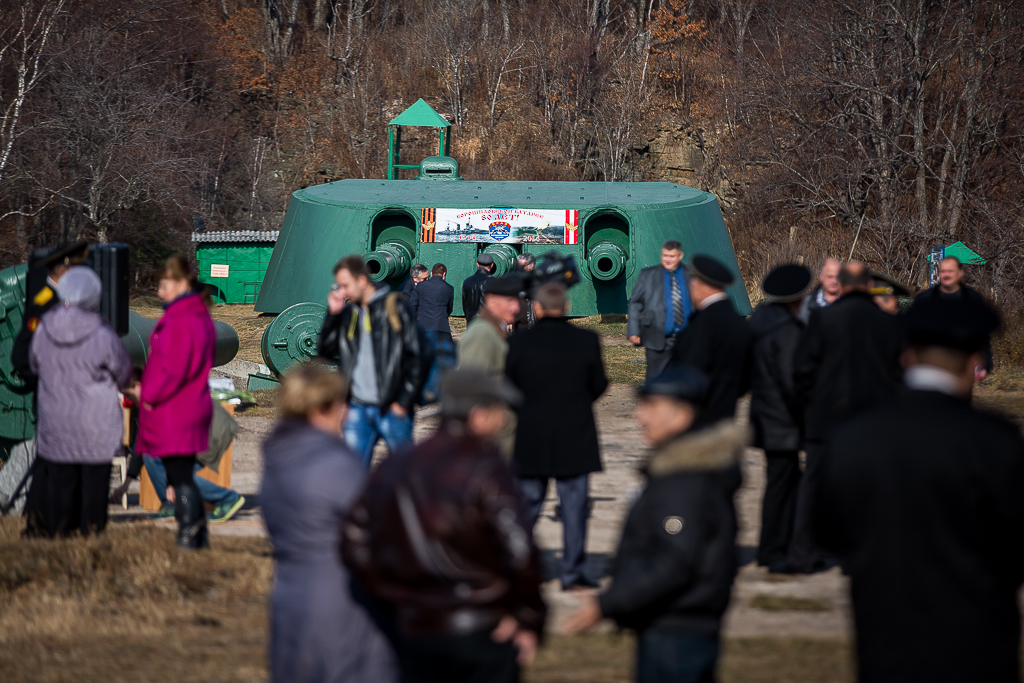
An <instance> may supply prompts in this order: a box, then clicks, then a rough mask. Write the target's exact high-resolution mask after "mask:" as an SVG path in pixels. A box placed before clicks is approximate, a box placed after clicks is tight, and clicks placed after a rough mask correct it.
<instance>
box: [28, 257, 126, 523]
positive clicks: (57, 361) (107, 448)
mask: <svg viewBox="0 0 1024 683" xmlns="http://www.w3.org/2000/svg"><path fill="white" fill-rule="evenodd" d="M101 290H102V285H101V284H100V278H99V276H98V275H96V273H94V272H93V271H92V270H91V269H89V268H86V267H85V266H75V267H74V268H71V269H70V270H68V272H67V273H65V275H64V277H62V278H61V281H60V291H59V293H58V296H59V297H60V299H61V301H62V304H63V305H58V306H55V307H54V308H53V309H51V310H50V311H48V312H47V313H46V314H45V315H44V316H43V317H42V319H41V320H40V321H39V329H38V330H37V331H36V333H35V334H34V335H32V345H31V347H30V348H29V363H30V365H31V367H32V372H34V373H35V374H36V375H38V377H39V388H38V390H37V391H38V394H37V397H38V412H39V416H38V424H37V440H36V447H37V453H38V455H37V457H36V464H35V466H34V468H33V474H34V476H35V477H38V478H39V481H37V482H35V483H34V485H33V488H34V489H35V490H37V491H39V495H40V498H41V504H40V506H39V508H38V509H37V510H36V511H34V512H33V513H32V514H30V515H29V518H28V527H27V529H26V534H27V535H31V536H35V535H45V536H67V535H69V534H71V533H73V532H74V531H76V530H77V531H80V532H81V533H82V534H83V535H88V534H90V533H99V532H101V531H103V529H104V527H106V525H107V492H108V489H109V487H110V466H111V462H112V461H113V458H114V457H115V456H117V455H119V454H120V452H121V439H122V437H123V435H124V423H123V421H122V418H121V401H120V399H119V397H118V387H124V386H127V385H128V383H129V381H130V380H131V377H132V362H131V360H130V359H129V358H128V352H127V351H125V349H124V346H122V345H121V340H120V339H118V338H117V334H116V333H115V332H114V330H112V329H111V328H110V326H109V325H108V324H107V323H106V321H104V320H103V318H101V317H100V315H99V313H97V311H98V310H99V308H100V294H101Z"/></svg>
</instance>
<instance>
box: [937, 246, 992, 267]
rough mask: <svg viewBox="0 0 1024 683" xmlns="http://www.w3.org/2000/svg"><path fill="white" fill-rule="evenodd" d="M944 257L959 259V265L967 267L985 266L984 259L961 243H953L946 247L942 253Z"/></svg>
mask: <svg viewBox="0 0 1024 683" xmlns="http://www.w3.org/2000/svg"><path fill="white" fill-rule="evenodd" d="M943 255H944V256H954V257H956V258H958V259H960V263H963V264H964V265H968V266H981V265H984V264H985V259H983V258H981V256H980V255H979V254H978V253H977V252H976V251H974V250H973V249H971V248H970V247H968V246H967V245H965V244H964V243H963V242H954V243H953V244H950V245H949V246H947V247H946V248H945V250H944V252H943Z"/></svg>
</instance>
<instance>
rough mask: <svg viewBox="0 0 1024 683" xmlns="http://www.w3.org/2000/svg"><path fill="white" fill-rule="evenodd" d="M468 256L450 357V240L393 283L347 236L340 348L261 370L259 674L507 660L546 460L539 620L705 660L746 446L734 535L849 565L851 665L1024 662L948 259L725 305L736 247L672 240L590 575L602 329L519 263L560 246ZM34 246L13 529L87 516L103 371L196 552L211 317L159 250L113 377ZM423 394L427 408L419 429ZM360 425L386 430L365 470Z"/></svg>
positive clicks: (564, 286)
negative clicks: (595, 570)
mask: <svg viewBox="0 0 1024 683" xmlns="http://www.w3.org/2000/svg"><path fill="white" fill-rule="evenodd" d="M476 264H477V271H476V273H474V274H473V275H472V276H470V277H469V278H467V279H466V281H465V282H463V283H462V295H463V307H464V310H465V313H466V317H467V320H468V327H467V329H466V331H465V332H464V333H463V334H462V336H461V339H460V340H459V343H458V345H457V352H456V355H455V356H454V358H453V359H452V365H454V366H455V367H453V368H452V369H449V368H448V366H447V365H446V364H445V363H443V362H440V360H439V359H440V358H441V356H442V355H443V353H442V349H444V348H448V347H451V346H453V345H454V340H453V339H452V332H451V327H450V326H449V321H448V318H449V316H450V315H451V314H452V312H453V308H454V292H455V290H454V287H453V286H452V285H450V284H449V283H448V282H447V272H448V271H447V268H446V267H445V265H444V264H440V263H438V264H435V265H434V266H433V267H431V268H429V269H428V268H427V267H426V266H416V267H414V268H413V270H412V277H410V284H409V285H408V288H403V289H404V290H405V291H404V292H402V291H398V292H392V291H390V289H389V288H388V287H387V286H378V285H376V284H374V283H373V282H372V280H371V277H370V274H369V272H368V270H367V268H366V264H365V262H364V261H363V259H362V258H361V257H359V256H346V257H344V258H342V259H341V260H340V261H339V262H338V263H337V265H336V267H335V269H334V284H333V286H332V287H331V290H330V291H329V292H328V293H327V303H328V311H327V315H326V317H325V320H324V323H323V329H322V331H321V334H320V338H319V345H318V352H319V354H320V356H321V357H322V358H323V359H325V360H327V361H330V362H333V363H335V364H336V365H337V369H336V370H334V369H330V368H328V367H326V365H322V364H319V363H304V364H300V365H299V366H297V367H295V368H294V369H292V370H291V371H290V372H288V373H287V374H286V375H285V376H284V378H283V381H282V387H281V391H280V399H279V413H280V419H279V420H278V422H277V424H276V426H275V428H274V430H273V432H272V433H271V435H270V436H269V437H268V438H267V440H266V441H265V443H264V445H263V455H264V472H263V478H262V482H263V484H262V491H261V502H262V512H263V517H264V520H265V523H266V527H267V530H268V533H269V536H270V540H271V542H272V544H273V546H274V558H275V562H276V568H277V571H276V574H275V581H274V589H273V596H272V599H271V605H270V609H271V619H270V623H271V646H270V669H271V675H272V679H273V680H275V681H374V682H384V683H386V682H387V681H403V682H414V683H418V682H420V681H423V682H427V681H437V682H441V681H444V682H446V683H448V682H453V681H466V682H476V681H480V682H483V681H488V682H491V681H498V682H500V681H516V680H518V679H519V676H520V668H521V667H522V666H523V665H525V664H527V663H529V662H530V661H531V660H532V658H533V656H534V654H535V652H536V650H537V648H538V646H539V645H540V643H541V642H542V640H543V632H544V628H545V624H546V618H547V610H546V607H545V604H544V601H543V599H542V597H541V591H540V585H541V580H542V576H541V569H540V560H539V552H538V549H537V546H536V544H535V543H534V540H533V531H534V527H535V526H536V524H537V521H538V518H539V516H540V512H541V508H542V506H543V504H544V502H545V499H546V497H547V491H548V488H549V486H550V485H551V483H552V480H553V483H554V490H555V492H556V494H557V497H558V502H559V506H558V517H559V519H560V520H561V522H562V525H563V548H562V554H561V559H560V562H559V567H558V580H559V582H560V584H561V588H562V589H563V590H566V591H575V592H578V593H579V594H580V596H581V597H583V604H582V606H581V607H580V608H579V609H578V610H576V611H575V612H574V613H572V614H571V615H569V616H568V617H567V618H566V619H565V621H564V622H563V623H562V624H560V628H561V629H562V630H563V631H566V632H569V633H578V632H582V631H585V630H587V629H590V628H593V627H594V626H595V625H596V624H597V623H598V622H600V621H601V620H603V619H611V620H613V621H614V622H616V623H617V624H618V625H619V626H621V627H623V628H629V629H633V630H635V631H636V632H637V654H636V657H637V662H636V676H637V680H638V681H641V682H643V683H655V682H662V681H664V682H668V681H673V682H680V681H694V682H704V681H712V680H714V678H715V669H716V666H717V661H718V658H719V651H720V633H721V628H722V619H723V615H724V613H725V611H726V609H727V607H728V605H729V603H730V599H731V596H732V586H733V582H734V579H735V577H736V573H737V570H738V555H737V550H736V533H737V516H736V510H735V506H734V502H733V499H734V495H735V493H736V491H737V490H738V488H739V487H740V485H741V482H742V472H741V468H740V459H741V456H742V454H743V452H744V449H746V448H747V447H749V446H756V447H757V448H760V449H763V451H764V452H765V454H766V462H767V485H766V490H765V495H764V499H763V504H762V525H761V538H760V543H759V547H758V552H757V562H758V564H760V565H763V566H764V567H766V568H767V571H768V572H770V573H775V574H798V573H804V574H806V573H814V572H820V571H825V570H828V569H831V568H833V567H835V566H837V565H838V566H840V567H841V568H842V571H843V572H845V573H846V574H848V575H849V576H850V579H851V587H852V588H851V590H852V606H853V613H854V621H855V626H856V631H857V638H856V648H857V658H858V673H859V676H860V679H861V680H864V681H894V682H895V681H906V680H930V681H966V680H985V681H1019V677H1020V665H1019V661H1020V660H1019V645H1020V638H1021V626H1020V613H1019V609H1018V605H1017V590H1018V588H1019V587H1020V585H1021V583H1022V581H1024V552H1022V551H1021V549H1020V547H1019V546H1018V545H1017V540H1018V539H1019V538H1020V537H1021V535H1022V532H1024V503H1022V502H1021V501H1024V497H1022V496H1021V495H1020V492H1021V491H1022V490H1024V439H1022V437H1021V434H1020V430H1019V429H1018V428H1017V427H1016V426H1014V425H1012V424H1010V423H1009V422H1006V421H1004V420H1003V419H1001V418H998V417H994V416H992V415H989V414H986V413H984V412H982V411H980V410H978V409H976V408H975V407H974V406H973V405H972V403H971V395H972V390H973V386H974V384H975V382H976V381H977V380H978V379H979V378H982V377H984V376H985V375H986V374H987V373H988V372H991V369H992V357H991V351H990V345H989V338H990V335H991V334H992V333H993V332H994V331H995V330H996V329H997V328H998V326H999V317H998V315H997V314H996V313H995V312H994V310H993V309H992V308H990V307H989V306H988V304H986V303H985V301H984V299H983V297H981V295H980V294H978V293H977V292H975V291H974V290H972V289H970V288H969V287H967V285H966V284H964V283H963V281H962V280H963V267H962V265H961V264H960V263H959V262H958V261H956V259H952V258H949V259H946V260H944V261H943V262H942V264H941V268H940V278H939V283H938V284H937V285H936V286H935V287H933V288H931V289H929V290H927V291H925V292H923V293H921V294H920V295H918V296H917V297H916V298H915V299H914V300H913V303H912V305H910V306H909V308H906V307H904V308H906V310H905V312H901V311H900V308H901V307H900V305H899V297H900V296H905V295H907V294H909V292H908V290H907V289H906V288H905V287H903V286H902V285H900V283H898V282H895V281H893V279H892V278H888V277H887V276H885V275H883V274H877V273H872V272H871V271H870V270H869V269H868V268H866V267H865V266H864V265H863V264H861V263H858V262H849V263H840V262H839V261H837V260H834V259H829V260H826V261H825V262H824V263H823V264H822V267H821V269H820V272H819V273H818V277H817V279H815V278H814V276H813V275H812V273H811V272H810V271H809V270H808V269H807V268H806V267H804V266H802V265H800V264H786V265H782V266H780V267H778V268H776V269H775V270H773V271H772V272H771V273H769V274H768V276H767V277H766V278H765V279H764V280H763V282H762V283H761V291H762V292H763V294H764V297H765V298H764V300H763V301H762V302H761V303H760V304H759V305H758V306H757V308H756V309H755V311H754V313H753V315H752V316H750V318H749V319H745V318H744V317H743V316H741V315H739V313H737V311H736V309H735V307H734V306H733V304H732V302H731V300H730V297H729V294H728V292H729V291H730V290H731V289H733V288H734V286H735V285H736V284H737V275H736V274H735V273H734V272H733V271H732V270H730V268H729V267H727V266H726V265H725V264H723V263H721V262H719V261H717V260H716V259H714V258H711V257H708V256H704V255H693V256H692V257H690V258H686V256H685V254H684V253H683V249H682V245H681V244H680V243H679V242H676V241H669V242H666V243H665V244H664V245H663V248H662V252H661V262H660V264H658V265H655V266H652V267H650V268H646V269H644V270H643V271H642V272H641V273H640V274H639V276H638V278H637V281H636V286H635V288H634V290H633V292H632V296H631V298H630V301H629V308H628V328H627V337H628V341H630V342H631V343H633V344H635V345H637V346H643V347H644V348H645V352H646V358H647V372H646V378H645V381H644V383H643V384H642V386H640V387H639V388H638V390H637V399H638V406H637V410H636V418H637V421H638V423H639V427H640V431H641V433H642V434H643V436H644V438H645V440H646V441H647V443H648V444H649V445H650V446H651V453H650V455H649V457H647V458H645V461H644V463H643V465H642V473H643V475H644V478H645V482H646V485H645V487H644V489H643V491H642V492H641V493H640V494H639V496H638V497H637V498H636V500H635V501H633V502H632V505H631V508H630V511H629V514H628V517H627V519H626V521H625V525H624V528H623V532H622V536H621V540H620V543H619V546H618V549H617V551H616V553H615V559H614V561H613V563H612V565H611V567H610V571H609V580H607V581H602V579H603V578H604V577H601V576H588V575H587V574H586V572H585V571H584V569H585V563H584V559H585V546H586V534H587V522H588V516H589V499H588V489H589V477H590V475H591V474H593V473H595V472H599V471H600V470H601V469H602V463H601V454H600V443H599V439H598V432H597V424H596V420H595V416H594V403H595V402H596V401H597V400H598V399H599V398H600V397H601V396H602V394H603V393H604V392H605V391H606V389H607V387H608V379H607V377H606V374H605V368H604V364H603V361H602V353H601V341H600V339H599V337H598V336H597V335H596V334H594V333H593V332H590V331H587V330H584V329H582V328H579V327H577V326H574V325H572V324H571V323H570V322H569V320H568V319H567V316H568V315H569V314H570V313H571V307H570V299H571V297H570V286H571V284H572V280H559V278H558V277H544V276H543V274H544V273H565V274H566V276H568V275H569V274H571V268H569V269H567V268H566V267H565V264H564V263H561V262H558V263H556V264H555V266H557V267H548V266H547V265H546V264H545V263H544V262H543V261H542V262H541V263H537V262H536V261H535V260H534V259H532V257H528V256H526V257H524V258H521V259H520V261H519V262H518V263H517V269H516V270H515V271H514V272H513V273H510V274H508V275H504V276H501V277H496V276H494V262H493V259H492V258H491V257H490V256H489V255H488V254H481V255H480V256H479V257H478V259H477V262H476ZM58 265H61V267H60V268H57V269H56V270H52V271H51V272H52V275H53V283H52V284H53V292H54V294H55V299H56V300H57V301H58V302H60V303H62V305H58V306H54V307H53V308H52V309H51V310H48V311H46V312H45V313H43V314H42V316H41V319H40V322H39V325H38V329H37V330H36V331H35V333H34V334H33V335H32V337H31V339H30V343H29V346H28V353H27V354H26V358H27V364H28V365H27V367H28V370H26V372H31V373H32V376H33V377H34V378H36V381H37V382H38V387H39V388H38V396H39V439H38V457H37V459H36V464H35V467H34V475H35V476H34V478H33V483H32V491H31V494H30V504H29V506H28V509H27V516H28V528H27V531H28V532H29V533H30V534H35V535H60V534H67V533H70V532H72V531H74V530H79V531H81V532H82V533H95V532H98V531H101V530H102V529H103V526H104V524H105V523H106V501H107V495H106V494H107V487H108V486H109V475H110V461H111V458H112V456H113V455H114V454H115V453H116V452H117V451H118V450H119V448H120V444H121V440H122V433H121V424H122V423H121V417H120V412H119V410H117V411H116V412H115V409H116V407H117V405H118V392H119V391H120V393H121V394H123V395H125V396H127V397H129V399H130V400H134V401H135V402H136V403H137V404H138V406H139V434H138V443H137V450H138V451H139V452H140V453H141V454H144V455H145V456H146V457H147V458H148V459H150V460H152V459H156V460H159V465H161V467H160V469H161V470H162V472H163V473H164V477H165V480H164V481H166V482H167V490H166V494H165V497H166V498H167V499H168V501H169V502H172V503H173V505H174V511H175V512H174V514H175V517H176V518H177V521H178V536H177V537H178V542H179V544H180V545H182V546H183V547H186V548H201V547H206V546H207V545H208V540H207V536H208V532H207V527H206V521H207V520H206V517H205V513H204V506H203V501H204V495H206V493H205V492H204V491H203V489H202V488H200V487H198V486H197V484H196V481H197V480H196V479H195V477H194V473H195V471H196V469H197V460H196V456H197V454H200V453H202V452H203V451H206V450H208V449H210V448H211V447H212V446H211V439H210V434H211V423H212V422H213V411H212V406H211V401H210V398H209V390H208V387H207V377H208V374H209V371H210V366H211V365H212V361H213V344H214V334H213V324H212V320H211V318H210V314H209V310H208V301H206V300H204V297H203V294H202V289H201V286H200V285H199V283H198V280H197V278H196V273H195V271H194V269H192V268H191V267H190V265H189V264H188V261H187V260H186V259H184V258H183V257H180V256H176V257H173V258H172V259H170V260H169V261H168V262H167V264H166V266H165V268H164V270H163V272H162V277H161V280H160V292H159V294H160V297H161V299H162V300H163V301H164V302H165V313H164V316H163V317H162V318H161V320H160V322H159V323H158V324H157V327H156V329H155V330H154V332H153V336H152V338H151V349H150V355H149V359H148V362H147V365H146V368H145V370H144V371H143V372H142V374H141V378H140V379H139V381H138V382H134V381H133V379H132V368H131V363H130V361H129V360H128V359H127V356H126V354H125V353H124V349H123V348H122V347H121V345H120V344H119V342H118V341H117V337H116V335H114V333H113V332H112V331H111V330H110V329H109V327H106V323H104V322H103V320H102V318H100V316H99V315H98V314H97V313H96V310H97V306H98V302H99V293H100V287H99V280H98V278H97V277H96V275H95V274H94V273H93V272H92V271H91V270H89V269H88V268H84V267H82V266H76V265H73V264H70V263H67V262H63V263H62V264H58ZM58 280H59V283H58ZM431 385H432V386H433V388H432V389H431V390H430V391H427V388H428V387H430V386H431ZM748 393H749V395H750V417H749V424H746V423H744V422H743V421H740V420H737V418H736V411H737V403H738V401H739V400H740V398H741V397H742V396H744V395H746V394H748ZM427 396H429V397H435V396H436V397H439V401H438V406H439V407H438V411H439V415H440V421H439V426H438V427H437V429H436V431H435V432H434V433H433V434H432V435H430V436H429V437H428V438H426V439H424V440H421V441H420V442H419V443H414V441H413V438H412V427H413V417H414V413H415V411H416V409H417V406H420V405H423V404H425V403H427V402H429V401H430V400H432V398H425V397H427ZM108 408H109V409H108ZM380 441H383V442H384V444H385V445H386V447H387V451H388V457H387V458H386V459H384V460H383V461H382V462H381V463H380V464H379V465H378V466H377V467H376V468H371V462H372V459H373V455H374V449H375V448H376V446H377V445H378V443H379V442H380ZM149 466H150V463H149V462H147V467H149ZM228 493H232V492H228ZM101 494H102V495H101ZM210 495H218V494H210ZM219 495H224V496H226V497H225V498H224V499H223V500H222V501H221V504H222V505H223V506H227V507H233V506H236V505H240V503H238V500H237V498H231V497H230V496H229V495H228V494H219ZM235 495H237V494H235ZM101 503H102V504H101ZM236 509H237V508H236Z"/></svg>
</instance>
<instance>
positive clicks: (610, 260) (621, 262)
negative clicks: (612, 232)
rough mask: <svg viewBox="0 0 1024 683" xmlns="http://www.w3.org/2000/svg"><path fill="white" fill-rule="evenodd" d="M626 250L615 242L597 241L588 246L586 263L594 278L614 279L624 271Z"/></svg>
mask: <svg viewBox="0 0 1024 683" xmlns="http://www.w3.org/2000/svg"><path fill="white" fill-rule="evenodd" d="M627 258H628V257H627V255H626V250H625V249H623V248H622V246H621V245H619V244H616V243H615V242H609V241H605V242H598V243H597V244H595V245H594V246H593V247H591V248H590V256H589V257H588V258H587V265H588V266H589V267H590V274H591V275H592V276H593V277H594V279H595V280H605V281H608V280H614V279H615V278H617V277H619V276H620V275H622V274H623V273H624V272H626V259H627Z"/></svg>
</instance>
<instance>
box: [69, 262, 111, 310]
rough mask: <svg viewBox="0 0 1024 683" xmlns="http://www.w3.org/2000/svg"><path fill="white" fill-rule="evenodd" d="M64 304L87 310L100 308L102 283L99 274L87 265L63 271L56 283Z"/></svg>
mask: <svg viewBox="0 0 1024 683" xmlns="http://www.w3.org/2000/svg"><path fill="white" fill-rule="evenodd" d="M58 288H59V290H60V298H61V299H62V300H63V301H64V306H65V307H67V306H78V307H79V308H83V309H85V310H87V311H93V312H96V311H99V310H100V296H101V295H102V293H103V283H102V282H100V276H99V275H97V274H96V272H95V271H94V270H93V269H92V268H89V267H87V266H74V267H73V268H70V269H68V272H66V273H64V277H62V278H61V279H60V284H59V285H58Z"/></svg>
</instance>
